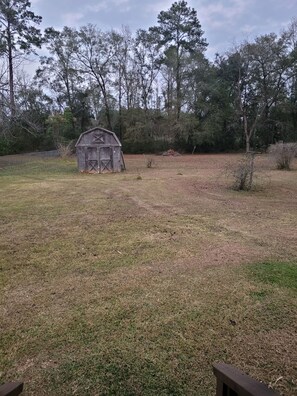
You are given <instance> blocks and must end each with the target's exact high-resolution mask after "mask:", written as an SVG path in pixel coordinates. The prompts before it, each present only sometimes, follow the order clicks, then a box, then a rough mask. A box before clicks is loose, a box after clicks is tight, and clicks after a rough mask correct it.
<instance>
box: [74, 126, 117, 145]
mask: <svg viewBox="0 0 297 396" xmlns="http://www.w3.org/2000/svg"><path fill="white" fill-rule="evenodd" d="M95 131H101V132H104V133H107V134H109V135H112V136H113V138H114V139H115V141H116V142H117V144H118V145H119V146H120V147H122V145H121V142H120V141H119V139H118V137H117V135H116V134H115V133H114V132H111V131H109V130H107V129H104V128H101V127H95V128H92V129H89V130H88V131H86V132H83V133H82V134H81V135H80V137H79V138H78V141H77V142H76V144H75V147H77V146H78V145H79V143H80V141H81V139H82V138H83V137H84V136H85V135H88V134H89V133H92V132H95Z"/></svg>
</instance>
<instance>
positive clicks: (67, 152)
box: [57, 141, 73, 158]
mask: <svg viewBox="0 0 297 396" xmlns="http://www.w3.org/2000/svg"><path fill="white" fill-rule="evenodd" d="M57 150H58V153H59V155H60V157H62V158H67V157H70V156H71V155H72V154H73V142H72V141H71V142H69V143H62V142H59V143H57Z"/></svg>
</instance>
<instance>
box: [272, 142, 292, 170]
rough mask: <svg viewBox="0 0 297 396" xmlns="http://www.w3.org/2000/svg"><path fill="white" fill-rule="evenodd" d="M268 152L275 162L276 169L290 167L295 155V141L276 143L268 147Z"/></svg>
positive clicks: (287, 168)
mask: <svg viewBox="0 0 297 396" xmlns="http://www.w3.org/2000/svg"><path fill="white" fill-rule="evenodd" d="M268 153H269V155H270V156H271V158H272V159H273V161H274V162H275V164H276V167H277V169H286V170H289V169H290V168H291V164H292V161H293V159H294V157H295V156H296V155H297V143H276V144H272V145H270V146H269V148H268Z"/></svg>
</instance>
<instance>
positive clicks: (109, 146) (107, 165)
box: [76, 127, 124, 173]
mask: <svg viewBox="0 0 297 396" xmlns="http://www.w3.org/2000/svg"><path fill="white" fill-rule="evenodd" d="M76 154H77V164H78V170H79V171H80V172H88V173H104V172H121V171H122V170H123V169H124V162H123V157H122V145H121V143H120V141H119V139H118V138H117V136H116V135H115V134H114V133H113V132H111V131H108V130H106V129H104V128H99V127H97V128H93V129H90V130H89V131H86V132H84V133H82V134H81V135H80V137H79V139H78V141H77V143H76Z"/></svg>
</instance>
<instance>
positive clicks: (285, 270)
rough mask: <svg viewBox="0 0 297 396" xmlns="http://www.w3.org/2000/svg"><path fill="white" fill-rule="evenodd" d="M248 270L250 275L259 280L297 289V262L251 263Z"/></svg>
mask: <svg viewBox="0 0 297 396" xmlns="http://www.w3.org/2000/svg"><path fill="white" fill-rule="evenodd" d="M248 272H249V276H251V277H252V278H254V279H255V280H257V281H259V282H262V283H265V284H272V285H275V286H278V287H281V288H287V289H291V290H294V291H297V263H292V262H264V263H257V264H252V265H250V266H249V267H248Z"/></svg>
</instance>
